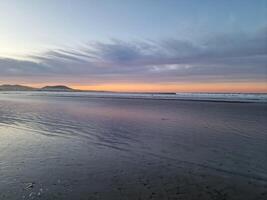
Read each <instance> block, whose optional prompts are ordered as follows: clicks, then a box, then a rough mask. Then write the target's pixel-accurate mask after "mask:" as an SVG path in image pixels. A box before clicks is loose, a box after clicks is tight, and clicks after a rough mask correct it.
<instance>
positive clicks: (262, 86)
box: [0, 82, 267, 93]
mask: <svg viewBox="0 0 267 200" xmlns="http://www.w3.org/2000/svg"><path fill="white" fill-rule="evenodd" d="M0 83H1V82H0ZM12 84H15V83H12ZM21 85H26V86H30V87H36V88H40V87H43V86H46V85H66V86H69V87H71V88H74V89H80V90H100V91H114V92H214V93H216V92H218V93H219V92H230V93H235V92H236V93H238V92H240V93H267V82H252V83H251V82H245V83H244V82H228V83H154V84H153V83H151V84H148V83H110V84H94V85H81V84H73V83H51V82H48V83H38V84H37V83H32V84H28V83H25V84H24V83H21Z"/></svg>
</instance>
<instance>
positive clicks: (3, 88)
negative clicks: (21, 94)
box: [0, 85, 36, 91]
mask: <svg viewBox="0 0 267 200" xmlns="http://www.w3.org/2000/svg"><path fill="white" fill-rule="evenodd" d="M34 90H36V88H33V87H28V86H24V85H0V91H34Z"/></svg>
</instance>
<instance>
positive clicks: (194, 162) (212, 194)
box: [0, 92, 267, 200]
mask: <svg viewBox="0 0 267 200" xmlns="http://www.w3.org/2000/svg"><path fill="white" fill-rule="evenodd" d="M163 97H164V95H163ZM163 97H161V96H159V97H158V96H155V95H154V96H153V95H149V96H148V97H147V96H145V97H144V96H142V95H141V96H140V95H139V96H138V95H137V97H136V96H135V97H133V95H132V96H131V95H129V96H127V97H125V96H123V95H122V96H121V95H117V96H116V95H115V96H114V94H110V96H107V95H106V96H105V95H99V94H98V95H95V96H90V95H84V94H79V93H71V92H70V93H64V95H60V94H58V93H53V92H47V93H41V92H39V93H38V92H14V93H8V92H2V93H0V199H1V200H2V199H3V200H6V199H10V200H15V199H64V200H72V199H81V200H87V199H108V200H109V199H114V200H118V199H122V200H125V199H133V200H134V199H136V200H138V199H145V200H146V199H203V200H209V199H222V200H223V199H227V200H228V199H233V200H234V199H242V200H244V199H251V200H252V199H257V200H260V199H262V200H263V199H266V198H267V192H266V191H267V149H266V147H267V123H266V122H267V103H266V102H265V100H263V99H264V98H262V97H260V98H259V99H258V101H254V100H255V98H254V96H252V97H250V99H248V100H244V98H243V97H242V98H239V97H238V99H236V98H235V99H234V100H233V101H231V96H230V97H229V96H228V97H227V98H226V99H219V100H218V99H217V100H216V99H215V100H214V98H213V97H212V98H210V96H209V98H208V99H205V98H204V97H203V98H197V99H196V98H191V96H189V97H188V96H187V97H186V98H185V97H184V96H183V98H182V97H180V98H176V97H174V96H171V95H170V96H165V97H164V98H163ZM205 97H206V96H205ZM256 97H257V95H256ZM220 98H222V97H221V96H220Z"/></svg>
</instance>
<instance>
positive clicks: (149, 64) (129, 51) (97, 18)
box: [0, 0, 267, 92]
mask: <svg viewBox="0 0 267 200" xmlns="http://www.w3.org/2000/svg"><path fill="white" fill-rule="evenodd" d="M0 84H24V85H29V86H35V87H42V86H45V85H58V84H60V85H63V84H64V85H68V86H71V87H74V88H77V89H92V90H112V91H133V92H153V91H155V92H267V0H257V1H255V0H224V1H215V0H201V1H199V0H46V1H43V0H0Z"/></svg>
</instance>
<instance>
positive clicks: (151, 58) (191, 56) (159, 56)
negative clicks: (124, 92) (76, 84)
mask: <svg viewBox="0 0 267 200" xmlns="http://www.w3.org/2000/svg"><path fill="white" fill-rule="evenodd" d="M29 58H30V60H29V61H25V60H23V61H22V60H17V59H10V58H0V78H1V79H3V78H4V77H5V78H6V77H13V78H16V77H19V78H24V79H27V78H29V77H31V78H32V79H34V76H37V77H43V79H45V80H49V79H50V78H51V77H54V78H55V77H58V78H65V79H66V80H68V79H69V80H70V81H73V80H74V79H79V78H81V79H86V80H88V79H90V80H91V81H92V80H93V81H97V82H101V81H102V82H107V81H120V80H129V81H143V82H157V81H158V82H179V81H180V80H183V81H189V82H190V81H191V82H196V81H211V82H212V81H218V80H219V81H260V80H261V81H264V80H265V79H266V77H267V64H266V63H267V28H265V29H263V30H260V31H258V32H256V33H253V34H252V33H251V34H244V33H239V34H237V33H235V34H218V35H214V36H212V37H208V38H204V39H202V40H201V41H198V42H196V41H195V42H192V41H185V40H179V39H175V38H172V39H165V40H161V41H153V40H145V41H132V42H126V41H121V40H111V41H110V42H109V43H102V42H92V43H87V44H84V45H83V46H82V47H77V48H74V49H71V48H62V49H54V50H48V51H47V52H44V53H42V54H38V55H30V56H29ZM100 77H101V79H100Z"/></svg>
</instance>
